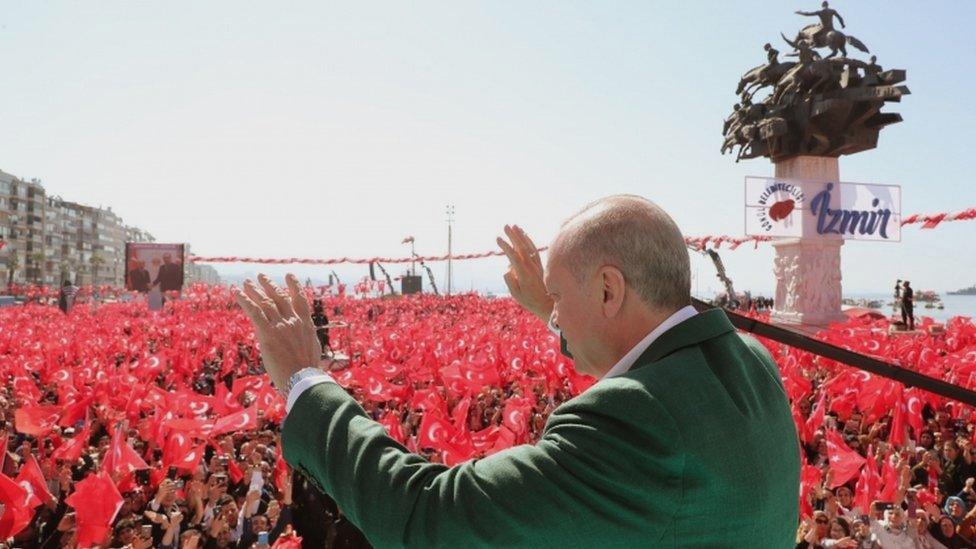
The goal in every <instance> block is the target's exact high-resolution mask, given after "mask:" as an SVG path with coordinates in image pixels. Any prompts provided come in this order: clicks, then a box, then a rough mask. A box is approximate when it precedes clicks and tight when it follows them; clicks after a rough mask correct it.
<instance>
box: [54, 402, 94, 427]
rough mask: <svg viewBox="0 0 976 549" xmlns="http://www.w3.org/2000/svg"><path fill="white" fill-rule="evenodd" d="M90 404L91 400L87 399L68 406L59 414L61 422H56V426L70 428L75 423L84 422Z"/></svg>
mask: <svg viewBox="0 0 976 549" xmlns="http://www.w3.org/2000/svg"><path fill="white" fill-rule="evenodd" d="M91 403H92V398H91V397H88V398H83V399H81V400H78V401H75V402H73V403H71V404H68V405H67V406H65V407H64V409H63V411H62V412H61V420H60V421H58V425H60V426H62V427H71V426H72V425H74V424H75V423H78V422H79V421H82V420H84V419H85V418H86V417H87V414H88V407H89V406H90V405H91Z"/></svg>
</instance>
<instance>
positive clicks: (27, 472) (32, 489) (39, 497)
mask: <svg viewBox="0 0 976 549" xmlns="http://www.w3.org/2000/svg"><path fill="white" fill-rule="evenodd" d="M16 480H17V484H19V485H20V486H21V487H22V488H23V489H24V490H25V491H26V492H27V493H28V494H29V499H30V502H29V503H28V506H29V507H31V508H35V507H37V506H38V505H41V504H42V503H44V502H45V501H50V500H51V499H54V496H52V495H51V492H49V491H48V489H47V480H45V479H44V473H43V472H41V467H40V466H39V465H38V464H37V460H36V459H34V455H33V454H32V455H31V456H30V457H29V458H28V459H27V461H26V462H25V463H24V465H23V467H21V468H20V473H19V474H18V475H17V479H16Z"/></svg>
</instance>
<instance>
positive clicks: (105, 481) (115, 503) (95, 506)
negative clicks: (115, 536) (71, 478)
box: [65, 471, 123, 544]
mask: <svg viewBox="0 0 976 549" xmlns="http://www.w3.org/2000/svg"><path fill="white" fill-rule="evenodd" d="M65 502H66V503H67V504H68V505H70V506H72V507H74V509H75V517H76V518H75V523H76V524H77V528H78V529H77V542H78V543H79V544H98V543H101V542H102V541H104V539H105V536H106V535H107V534H108V533H109V531H110V530H111V528H112V522H113V521H114V520H115V516H116V515H117V514H118V512H119V509H121V508H122V502H123V500H122V495H121V494H119V491H118V489H117V488H116V487H115V483H114V482H112V479H111V478H110V477H109V476H108V474H106V473H105V472H104V471H103V472H100V473H90V474H89V475H88V476H87V477H85V479H84V480H82V481H81V482H79V483H78V484H77V485H76V486H75V491H74V493H72V494H71V495H70V496H68V498H67V499H66V500H65Z"/></svg>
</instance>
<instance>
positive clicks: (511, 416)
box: [502, 397, 532, 436]
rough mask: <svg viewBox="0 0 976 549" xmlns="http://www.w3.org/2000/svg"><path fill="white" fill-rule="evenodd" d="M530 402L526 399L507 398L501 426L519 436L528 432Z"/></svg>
mask: <svg viewBox="0 0 976 549" xmlns="http://www.w3.org/2000/svg"><path fill="white" fill-rule="evenodd" d="M531 413H532V402H531V401H530V400H529V399H527V398H517V397H512V398H509V399H508V401H507V402H506V403H505V409H504V410H503V411H502V424H503V425H504V426H505V427H508V428H509V429H510V430H511V431H512V432H513V433H515V434H516V436H517V435H521V434H522V433H525V432H526V431H527V430H528V427H529V417H530V415H531Z"/></svg>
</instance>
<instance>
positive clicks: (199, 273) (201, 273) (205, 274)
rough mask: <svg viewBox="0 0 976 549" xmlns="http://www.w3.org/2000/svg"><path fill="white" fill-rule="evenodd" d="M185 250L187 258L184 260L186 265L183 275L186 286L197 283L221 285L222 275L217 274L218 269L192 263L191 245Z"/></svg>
mask: <svg viewBox="0 0 976 549" xmlns="http://www.w3.org/2000/svg"><path fill="white" fill-rule="evenodd" d="M184 250H185V253H186V258H184V260H185V261H186V263H185V264H184V267H183V275H184V281H185V282H186V284H193V283H196V282H200V283H203V284H220V275H219V274H217V269H214V268H213V267H211V266H210V265H205V264H202V263H200V264H197V263H192V262H191V261H190V260H189V258H190V255H191V252H190V245H189V244H187V245H186V248H185V249H184Z"/></svg>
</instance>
